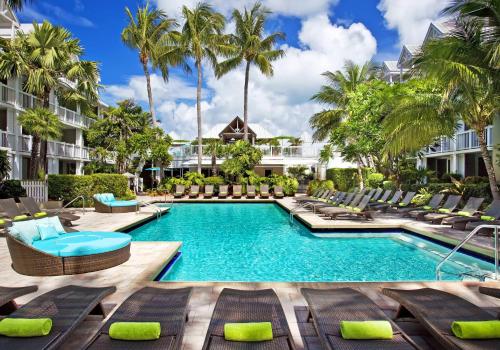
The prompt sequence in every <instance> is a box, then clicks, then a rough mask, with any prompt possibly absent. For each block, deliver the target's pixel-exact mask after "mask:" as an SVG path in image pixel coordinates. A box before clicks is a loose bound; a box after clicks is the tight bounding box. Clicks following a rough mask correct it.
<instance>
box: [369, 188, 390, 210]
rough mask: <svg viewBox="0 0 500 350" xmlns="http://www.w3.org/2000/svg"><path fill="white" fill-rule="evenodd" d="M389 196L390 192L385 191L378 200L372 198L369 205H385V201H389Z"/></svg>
mask: <svg viewBox="0 0 500 350" xmlns="http://www.w3.org/2000/svg"><path fill="white" fill-rule="evenodd" d="M391 194H392V190H386V191H385V192H384V194H383V195H382V196H381V197H380V198H378V199H374V198H372V199H371V200H370V204H369V205H370V206H373V205H377V204H382V203H385V202H387V200H388V199H389V197H390V196H391ZM374 197H375V196H374Z"/></svg>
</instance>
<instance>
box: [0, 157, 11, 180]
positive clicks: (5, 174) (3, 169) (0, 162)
mask: <svg viewBox="0 0 500 350" xmlns="http://www.w3.org/2000/svg"><path fill="white" fill-rule="evenodd" d="M10 170H11V167H10V160H9V153H8V152H7V151H5V150H0V181H3V180H4V179H8V178H9V173H10Z"/></svg>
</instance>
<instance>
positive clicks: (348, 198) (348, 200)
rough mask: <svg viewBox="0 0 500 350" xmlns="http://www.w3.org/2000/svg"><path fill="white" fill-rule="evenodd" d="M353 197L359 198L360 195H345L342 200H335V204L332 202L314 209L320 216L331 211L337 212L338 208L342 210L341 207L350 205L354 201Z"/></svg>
mask: <svg viewBox="0 0 500 350" xmlns="http://www.w3.org/2000/svg"><path fill="white" fill-rule="evenodd" d="M355 196H361V195H359V194H358V195H357V194H356V193H353V192H351V193H347V194H346V195H345V196H344V197H343V199H341V200H336V201H335V202H333V203H331V204H329V203H325V204H326V205H323V206H320V207H317V208H315V209H317V210H318V212H319V213H320V214H324V213H327V212H328V211H330V210H331V209H334V210H337V209H339V208H343V207H346V206H347V205H350V203H351V202H352V201H353V200H354V199H355ZM361 197H362V196H361Z"/></svg>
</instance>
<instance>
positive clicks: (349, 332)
mask: <svg viewBox="0 0 500 350" xmlns="http://www.w3.org/2000/svg"><path fill="white" fill-rule="evenodd" d="M340 333H341V334H342V338H344V339H392V337H393V333H392V326H391V323H390V322H389V321H341V322H340Z"/></svg>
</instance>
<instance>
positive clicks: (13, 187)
mask: <svg viewBox="0 0 500 350" xmlns="http://www.w3.org/2000/svg"><path fill="white" fill-rule="evenodd" d="M25 196H26V190H25V189H24V188H23V187H22V186H21V181H19V180H5V181H3V182H2V183H0V198H1V199H5V198H19V197H25Z"/></svg>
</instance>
